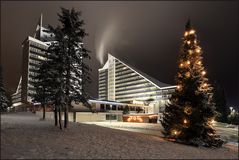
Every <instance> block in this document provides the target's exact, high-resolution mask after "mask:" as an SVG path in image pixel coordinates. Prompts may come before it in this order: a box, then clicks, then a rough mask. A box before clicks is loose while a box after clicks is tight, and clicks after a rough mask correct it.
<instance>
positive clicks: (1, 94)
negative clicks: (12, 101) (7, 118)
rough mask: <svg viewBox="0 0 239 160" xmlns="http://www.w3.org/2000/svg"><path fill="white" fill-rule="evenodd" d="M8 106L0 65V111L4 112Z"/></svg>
mask: <svg viewBox="0 0 239 160" xmlns="http://www.w3.org/2000/svg"><path fill="white" fill-rule="evenodd" d="M7 107H8V99H7V97H6V91H5V88H4V84H3V76H2V66H1V65H0V112H6V111H7Z"/></svg>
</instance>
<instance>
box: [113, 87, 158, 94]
mask: <svg viewBox="0 0 239 160" xmlns="http://www.w3.org/2000/svg"><path fill="white" fill-rule="evenodd" d="M156 90H158V88H156V87H148V88H138V89H134V90H126V91H121V92H116V95H122V94H131V93H138V92H142V91H143V92H144V91H156ZM159 92H161V91H160V90H159Z"/></svg>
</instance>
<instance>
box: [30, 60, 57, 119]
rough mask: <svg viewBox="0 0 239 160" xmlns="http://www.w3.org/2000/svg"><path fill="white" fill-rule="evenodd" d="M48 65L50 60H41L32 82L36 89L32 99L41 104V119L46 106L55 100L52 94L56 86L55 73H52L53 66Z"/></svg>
mask: <svg viewBox="0 0 239 160" xmlns="http://www.w3.org/2000/svg"><path fill="white" fill-rule="evenodd" d="M50 66H51V62H50V61H48V60H46V61H42V62H41V63H40V67H39V69H38V72H37V75H36V76H35V77H34V83H33V86H34V87H35V89H36V94H34V95H33V101H34V102H38V103H40V104H41V106H42V108H43V117H42V119H43V120H45V114H46V106H47V105H49V104H51V103H52V102H53V101H54V100H55V99H54V97H53V96H52V95H54V92H53V91H55V88H56V87H58V86H57V85H56V84H57V83H56V81H55V77H56V74H55V73H52V68H53V66H51V67H50ZM54 86H55V87H54Z"/></svg>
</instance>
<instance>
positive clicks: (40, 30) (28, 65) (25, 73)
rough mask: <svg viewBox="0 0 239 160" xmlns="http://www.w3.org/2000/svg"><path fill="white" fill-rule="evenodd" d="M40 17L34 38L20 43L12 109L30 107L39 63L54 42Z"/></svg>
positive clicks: (29, 37)
mask: <svg viewBox="0 0 239 160" xmlns="http://www.w3.org/2000/svg"><path fill="white" fill-rule="evenodd" d="M42 18H43V17H42V15H41V17H40V19H39V23H38V25H37V28H36V32H35V35H34V36H28V37H27V38H26V39H25V40H24V41H23V43H22V72H21V77H20V80H19V83H18V86H17V89H16V92H15V93H14V94H12V103H13V107H17V106H28V105H32V104H33V102H32V100H33V98H32V97H33V94H35V93H36V92H35V88H34V85H33V84H34V77H35V76H36V75H37V74H38V69H39V67H40V63H41V62H42V61H45V60H46V59H47V58H46V55H45V52H46V51H47V49H48V47H49V45H50V43H51V42H52V41H53V40H54V38H53V35H51V34H49V33H46V32H44V30H47V29H46V28H44V27H43V26H42Z"/></svg>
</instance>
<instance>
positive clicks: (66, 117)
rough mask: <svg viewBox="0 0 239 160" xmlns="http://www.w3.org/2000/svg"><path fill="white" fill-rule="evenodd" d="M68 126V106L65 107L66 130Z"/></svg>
mask: <svg viewBox="0 0 239 160" xmlns="http://www.w3.org/2000/svg"><path fill="white" fill-rule="evenodd" d="M67 126H68V105H67V104H66V105H65V115H64V128H67Z"/></svg>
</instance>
